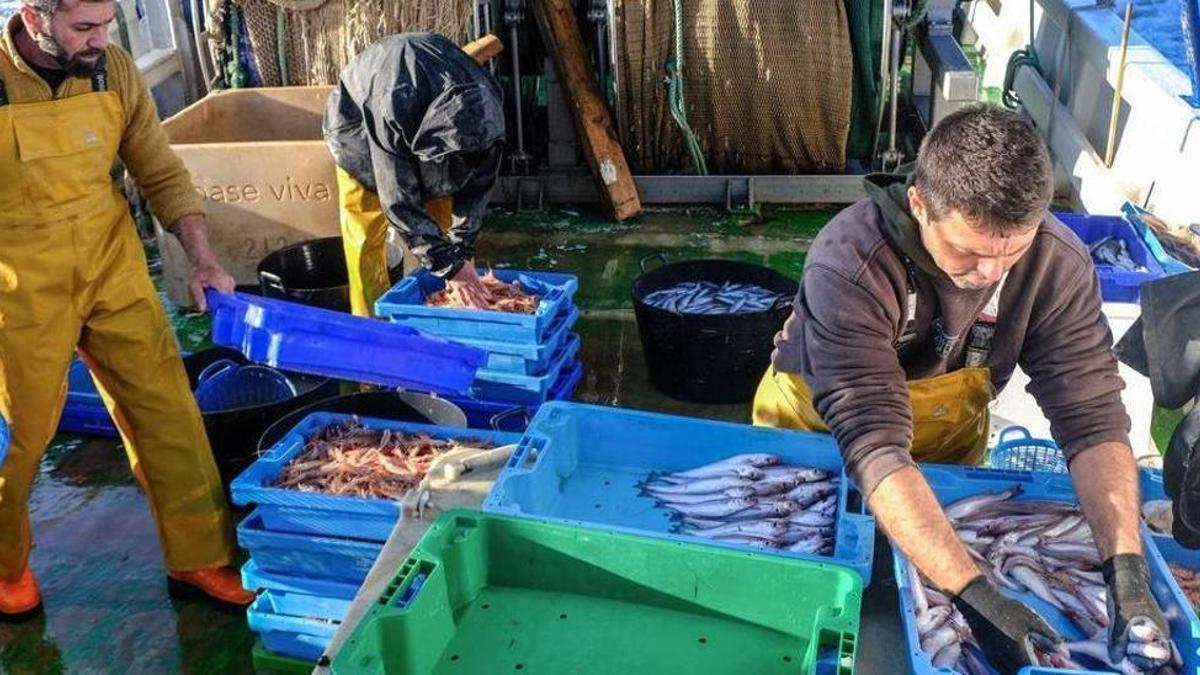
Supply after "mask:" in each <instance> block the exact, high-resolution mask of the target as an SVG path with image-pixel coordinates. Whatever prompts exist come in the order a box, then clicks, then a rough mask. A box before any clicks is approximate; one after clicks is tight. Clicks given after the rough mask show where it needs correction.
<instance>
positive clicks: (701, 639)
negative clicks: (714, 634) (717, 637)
mask: <svg viewBox="0 0 1200 675" xmlns="http://www.w3.org/2000/svg"><path fill="white" fill-rule="evenodd" d="M697 642H699V643H700V644H702V645H706V644H708V638H706V637H702V638H700V639H699V640H697Z"/></svg>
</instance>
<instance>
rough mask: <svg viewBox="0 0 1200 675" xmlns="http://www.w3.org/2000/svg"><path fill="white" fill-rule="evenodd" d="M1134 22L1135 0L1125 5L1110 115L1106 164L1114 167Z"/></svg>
mask: <svg viewBox="0 0 1200 675" xmlns="http://www.w3.org/2000/svg"><path fill="white" fill-rule="evenodd" d="M1131 23H1133V2H1130V3H1129V4H1128V5H1125V29H1124V30H1123V31H1122V33H1121V60H1120V61H1118V62H1117V85H1116V86H1115V87H1113V102H1112V114H1110V115H1109V117H1108V149H1107V150H1105V152H1104V166H1107V167H1109V168H1112V165H1113V158H1114V157H1113V156H1114V155H1115V154H1116V152H1117V121H1118V120H1120V118H1121V90H1122V89H1124V88H1125V54H1126V52H1128V50H1129V25H1130V24H1131Z"/></svg>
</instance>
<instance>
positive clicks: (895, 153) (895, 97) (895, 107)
mask: <svg viewBox="0 0 1200 675" xmlns="http://www.w3.org/2000/svg"><path fill="white" fill-rule="evenodd" d="M903 41H904V33H902V32H900V31H898V30H897V31H893V32H892V60H891V65H892V108H891V112H890V114H889V117H888V149H887V151H885V152H884V153H883V170H884V171H888V170H889V169H895V168H896V167H898V166H900V160H901V159H902V157H901V155H900V151H899V150H898V149H897V147H896V126H897V119H898V118H899V117H900V43H902V42H903Z"/></svg>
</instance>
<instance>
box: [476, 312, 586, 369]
mask: <svg viewBox="0 0 1200 675" xmlns="http://www.w3.org/2000/svg"><path fill="white" fill-rule="evenodd" d="M578 320H579V309H578V308H577V307H571V308H569V310H568V312H567V314H566V316H563V317H562V318H560V319H559V320H558V321H557V322H556V323H555V324H554V325H553V326H551V327H550V330H549V331H547V333H546V340H545V341H544V342H542V343H540V344H526V343H523V342H504V341H500V340H472V339H467V338H454V341H455V342H461V343H462V344H464V345H467V346H469V347H475V348H478V349H482V350H484V351H486V352H487V354H488V358H487V363H486V364H484V366H483V369H484V370H487V371H493V372H506V373H514V374H516V375H535V376H536V375H545V374H546V372H547V370H549V368H550V366H551V365H552V363H553V360H554V357H555V356H558V354H559V350H561V349H562V347H563V345H565V344H566V343H567V340H568V339H570V337H571V336H572V335H573V333H572V332H571V329H572V328H574V327H575V323H576V322H577V321H578Z"/></svg>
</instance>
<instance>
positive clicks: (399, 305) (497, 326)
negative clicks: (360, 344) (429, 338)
mask: <svg viewBox="0 0 1200 675" xmlns="http://www.w3.org/2000/svg"><path fill="white" fill-rule="evenodd" d="M479 271H480V272H481V273H482V272H484V271H485V270H483V269H480V270H479ZM493 271H494V273H495V274H496V278H498V279H500V280H501V281H505V282H510V283H511V282H513V281H518V282H520V283H521V287H522V288H524V289H526V290H527V291H529V292H531V293H534V294H535V295H538V296H539V297H540V298H541V302H540V303H538V307H537V310H535V311H534V313H533V314H515V313H511V312H493V311H488V310H480V309H459V308H451V307H426V306H425V298H426V297H427V296H428V295H430V294H432V293H436V292H437V291H440V290H442V289H443V288H445V287H446V281H445V280H444V279H439V278H438V277H435V276H433V275H432V274H430V273H429V271H428V270H425V269H420V270H417V271H416V272H414V273H412V274H410V275H408V276H406V277H404V278H403V279H401V280H400V281H399V283H397V284H396V285H395V286H393V287H392V289H391V290H389V291H388V292H387V293H384V294H383V296H381V297H380V298H379V299H378V300H376V301H375V314H376V316H381V317H387V318H388V319H390V320H391V321H393V322H396V323H401V324H404V325H407V326H412V327H414V328H419V329H421V330H425V331H429V332H430V333H433V334H435V335H440V336H442V337H449V338H454V337H460V338H474V339H481V340H504V341H509V342H525V343H532V344H537V343H540V342H543V341H544V339H545V337H546V334H547V333H548V331H549V329H550V328H551V326H553V325H554V323H555V321H556V320H557V318H558V317H559V316H561V315H565V314H566V313H567V312H568V310H569V305H570V304H571V299H572V298H573V297H574V296H575V291H576V290H578V289H579V280H578V279H577V278H576V277H575V275H573V274H559V273H555V272H532V271H518V270H493Z"/></svg>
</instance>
